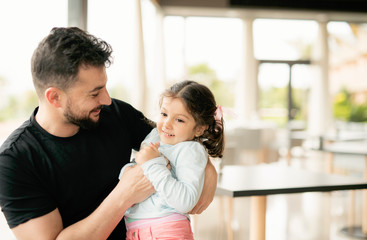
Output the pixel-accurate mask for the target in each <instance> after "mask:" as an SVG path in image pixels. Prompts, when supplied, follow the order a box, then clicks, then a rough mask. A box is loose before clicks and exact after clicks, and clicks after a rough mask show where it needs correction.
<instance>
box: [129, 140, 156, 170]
mask: <svg viewBox="0 0 367 240" xmlns="http://www.w3.org/2000/svg"><path fill="white" fill-rule="evenodd" d="M159 145H160V144H159V142H156V143H149V145H145V146H143V147H142V148H141V149H140V151H139V152H137V153H136V156H135V162H136V163H137V164H138V165H141V164H143V163H145V162H146V161H149V160H151V159H153V158H157V157H159V156H160V152H159V151H158V147H159Z"/></svg>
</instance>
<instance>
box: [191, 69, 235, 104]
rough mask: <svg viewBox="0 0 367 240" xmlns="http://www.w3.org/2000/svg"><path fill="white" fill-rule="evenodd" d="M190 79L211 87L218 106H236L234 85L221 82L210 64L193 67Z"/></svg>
mask: <svg viewBox="0 0 367 240" xmlns="http://www.w3.org/2000/svg"><path fill="white" fill-rule="evenodd" d="M189 79H190V80H193V81H197V82H200V83H202V84H204V85H206V86H207V87H209V88H210V90H211V91H212V92H213V94H214V97H215V100H216V102H217V104H218V105H221V106H225V107H230V108H231V107H233V106H234V92H233V91H234V86H233V83H231V82H223V81H221V80H219V79H218V77H217V74H216V72H215V71H214V70H213V69H211V68H210V67H209V66H208V64H206V63H202V64H197V65H194V66H191V67H190V68H189Z"/></svg>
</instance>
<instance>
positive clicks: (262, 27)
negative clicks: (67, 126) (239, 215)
mask: <svg viewBox="0 0 367 240" xmlns="http://www.w3.org/2000/svg"><path fill="white" fill-rule="evenodd" d="M266 2H267V1H257V5H256V1H253V2H252V5H251V1H225V0H215V1H214V0H213V1H209V0H208V1H204V0H201V1H194V0H187V1H184V0H181V1H180V0H160V1H159V0H156V1H155V0H124V1H121V0H104V1H98V0H32V1H28V0H12V1H10V0H1V1H0V34H1V38H0V66H1V67H0V144H1V143H2V142H3V141H5V139H6V137H7V136H8V135H9V134H10V133H11V131H12V130H14V129H15V128H16V127H18V126H19V125H20V124H21V123H22V122H23V121H24V120H25V119H27V118H28V117H29V116H30V115H31V113H32V111H33V110H34V108H35V107H36V106H37V105H38V100H37V96H36V94H35V92H34V90H33V85H32V79H31V73H30V59H31V56H32V53H33V51H34V49H35V48H36V47H37V45H38V43H39V42H40V41H41V40H42V38H43V37H45V36H46V35H47V34H48V33H49V32H50V30H51V29H52V28H53V27H66V26H78V27H81V28H83V29H86V30H87V31H88V32H89V33H91V34H93V35H95V36H97V37H99V38H102V39H103V40H105V41H107V42H108V43H110V44H111V45H112V48H113V50H114V52H113V57H114V62H113V64H112V65H111V66H110V67H109V68H108V69H107V74H108V84H107V87H108V90H109V92H110V95H111V96H112V97H115V98H119V99H122V100H125V101H127V102H129V103H131V104H132V105H133V106H135V107H136V108H137V109H140V110H141V111H143V113H144V114H145V115H146V116H148V117H149V118H151V119H153V120H154V119H155V118H156V116H157V111H158V97H159V94H160V93H161V92H162V91H163V90H164V89H165V88H166V87H168V86H170V85H171V84H173V83H175V82H177V81H181V80H184V79H191V80H196V81H199V82H201V83H203V84H206V85H207V86H208V87H209V88H210V89H211V90H212V91H213V92H214V94H215V97H216V100H217V103H218V104H219V105H222V106H223V107H224V108H225V109H226V110H225V112H224V119H225V124H226V134H227V147H226V154H225V156H224V158H223V159H221V160H219V163H218V166H217V167H218V169H220V167H221V166H223V165H224V164H253V163H259V162H267V163H269V162H278V161H282V160H284V162H286V163H287V164H290V159H292V158H295V159H296V161H294V160H293V159H292V164H297V159H298V160H299V161H298V163H300V164H301V165H302V166H306V165H308V164H305V158H307V157H309V156H310V154H312V149H315V148H319V147H320V145H322V144H323V139H325V137H326V136H332V137H334V139H335V138H338V136H339V137H340V136H342V135H343V136H352V139H357V140H361V139H362V140H364V138H365V137H366V136H367V134H366V131H367V125H366V121H367V101H366V98H367V9H365V8H364V7H363V6H364V5H363V1H358V0H353V1H349V2H348V3H350V4H347V5H341V3H342V1H336V2H332V1H319V3H320V5H319V6H316V5H312V4H311V5H312V6H311V5H310V6H311V7H310V6H308V5H307V4H306V5H302V4H304V2H301V1H300V2H298V4H296V3H290V2H289V1H288V4H291V5H292V4H293V6H291V5H286V4H285V5H278V6H276V4H275V3H273V5H272V4H270V6H267V5H266V4H265V3H266ZM277 2H278V3H281V1H277ZM305 2H306V1H305ZM267 3H268V4H269V3H271V1H269V2H267ZM309 3H313V4H315V2H314V1H309ZM246 4H247V5H246ZM261 4H263V5H261ZM338 4H339V5H338ZM320 6H321V7H320ZM238 129H241V130H243V131H247V132H246V134H248V135H245V140H238ZM236 133H237V135H236ZM353 137H354V138H353ZM246 139H247V141H246ZM249 139H250V140H251V144H250V143H248V140H249ZM254 139H257V142H256V143H254ZM366 146H367V145H366ZM247 150H248V151H247ZM254 150H255V154H254ZM259 151H260V155H259V154H258V153H259ZM318 157H320V156H318ZM321 158H322V156H321ZM300 159H301V160H300ZM314 159H315V158H314ZM340 162H341V163H343V160H340ZM356 162H357V164H356V165H353V166H351V165H348V166H345V165H342V164H341V167H340V168H342V169H344V170H343V171H342V172H343V173H344V174H356V175H357V176H361V172H360V171H359V170H358V169H360V168H361V164H363V161H362V160H360V161H356ZM312 166H314V165H312ZM315 168H316V169H320V166H319V165H317V166H316V167H315ZM345 169H347V170H345ZM342 198H343V197H342ZM243 201H245V200H243ZM213 205H214V206H216V202H214V203H213ZM242 205H243V206H245V204H244V203H243V204H242ZM213 209H214V207H213ZM213 211H214V210H213ZM213 211H210V209H209V210H208V211H207V212H208V213H207V214H208V215H209V216H217V215H216V214H217V213H216V212H215V211H214V212H213ZM340 211H342V210H340ZM342 212H343V211H342ZM339 213H340V212H339ZM343 214H344V212H343ZM204 216H205V214H204ZM200 217H201V216H200ZM338 217H340V216H338ZM214 218H216V217H214ZM338 219H339V218H338ZM340 219H343V218H342V217H340ZM197 221H198V224H200V218H199V219H198V220H197ZM202 221H203V220H202ZM204 221H205V220H204ZM341 221H343V220H341ZM0 222H1V223H0V232H1V234H0V239H13V237H12V234H11V232H10V230H9V229H7V226H6V223H5V220H4V218H3V216H1V217H0ZM216 224H218V223H213V225H212V226H211V227H214V228H215V227H216ZM237 224H238V222H237ZM203 229H204V230H202V233H201V234H202V235H200V236H201V237H200V239H225V234H224V235H223V236H222V235H220V234H219V235H218V234H216V235H215V236H216V238H214V237H213V236H212V235H210V231H209V232H208V231H207V230H205V227H203ZM234 229H235V230H236V229H237V230H238V231H239V232H238V233H237V234H238V235H237V238H238V239H245V238H241V234H243V232H241V231H247V230H246V229H242V230H239V229H240V228H239V226H238V225H236V224H234ZM197 231H198V234H199V232H200V231H201V230H200V228H198V230H197ZM287 231H289V229H288V230H286V233H284V235H282V234H283V233H282V234H281V236H283V237H279V236H278V237H275V238H273V239H325V238H323V237H320V236H324V235H322V234H323V233H322V234H321V235H320V234H318V233H315V235H313V236H311V237H310V238H287V236H292V235H291V234H290V233H289V232H287ZM209 236H212V237H209ZM269 239H271V238H269ZM335 239H336V238H335Z"/></svg>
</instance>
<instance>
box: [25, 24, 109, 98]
mask: <svg viewBox="0 0 367 240" xmlns="http://www.w3.org/2000/svg"><path fill="white" fill-rule="evenodd" d="M111 54H112V48H111V46H110V45H109V44H108V43H106V42H105V41H103V40H101V39H98V38H96V37H94V36H93V35H91V34H89V33H87V32H86V31H83V30H81V29H79V28H77V27H69V28H53V29H52V30H51V32H50V34H49V35H48V36H46V37H45V38H44V39H43V40H42V41H41V42H40V43H39V45H38V47H37V49H36V50H35V51H34V53H33V56H32V62H31V72H32V78H33V84H34V86H35V89H36V91H37V94H38V96H39V97H40V98H41V97H42V95H43V92H44V90H46V89H47V88H48V87H51V86H53V87H57V88H60V89H61V90H67V89H68V88H69V87H70V86H72V85H73V84H74V83H75V82H76V81H77V75H78V71H79V67H81V66H83V67H90V66H93V67H100V66H104V67H108V66H109V65H110V64H111V62H112V60H111V59H112V57H111Z"/></svg>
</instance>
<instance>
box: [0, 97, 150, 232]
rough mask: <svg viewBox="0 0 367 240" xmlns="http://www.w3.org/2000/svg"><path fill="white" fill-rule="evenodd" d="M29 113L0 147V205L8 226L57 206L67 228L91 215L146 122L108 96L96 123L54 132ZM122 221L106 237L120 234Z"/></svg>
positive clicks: (145, 128)
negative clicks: (69, 131) (63, 135)
mask: <svg viewBox="0 0 367 240" xmlns="http://www.w3.org/2000/svg"><path fill="white" fill-rule="evenodd" d="M36 113H37V109H36V110H35V111H34V113H33V114H32V116H31V118H30V119H29V120H28V121H26V122H24V123H23V125H22V126H21V127H19V128H18V129H17V130H15V131H14V132H13V133H12V134H11V135H10V136H9V137H8V139H7V140H6V141H5V142H4V144H3V145H2V146H1V148H0V206H1V208H2V211H3V212H4V214H5V217H6V219H7V222H8V224H9V226H10V227H11V228H13V227H15V226H17V225H19V224H21V223H24V222H26V221H28V220H30V219H32V218H36V217H40V216H43V215H45V214H47V213H50V212H51V211H53V210H55V209H56V208H58V209H59V211H60V214H61V217H62V221H63V225H64V227H67V226H69V225H71V224H73V223H75V222H77V221H79V220H81V219H83V218H85V217H87V216H88V215H90V214H91V213H92V212H93V211H94V210H95V209H96V208H97V207H98V205H99V204H100V203H101V202H102V201H103V200H104V199H105V198H106V196H107V195H108V194H109V193H110V192H111V191H112V190H113V188H114V187H115V186H116V184H117V183H118V176H119V173H120V170H121V168H122V167H123V166H124V165H125V164H126V163H128V162H129V160H130V155H131V150H132V149H135V150H137V149H139V146H140V143H141V141H142V140H143V139H144V138H145V136H146V135H147V134H148V133H149V132H150V130H151V128H152V127H151V126H150V125H149V123H148V121H147V120H146V119H145V117H144V116H143V114H142V113H141V112H139V111H137V110H136V109H134V108H133V107H132V106H130V105H129V104H127V103H125V102H122V101H119V100H116V99H113V100H112V104H111V105H110V106H105V107H104V108H103V109H102V111H101V115H100V124H99V126H98V127H96V128H94V129H91V130H83V129H81V130H80V131H79V132H78V133H77V134H75V135H74V136H72V137H66V138H61V137H55V136H53V135H51V134H49V133H48V132H46V131H45V130H44V129H42V128H41V127H40V126H39V125H38V123H37V122H36V121H35V118H34V116H35V114H36ZM125 232H126V230H125V225H124V223H123V221H121V222H120V224H119V225H118V226H117V227H116V229H115V230H114V232H113V233H112V234H111V236H110V238H109V239H117V238H118V239H124V237H125Z"/></svg>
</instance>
